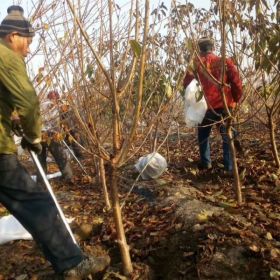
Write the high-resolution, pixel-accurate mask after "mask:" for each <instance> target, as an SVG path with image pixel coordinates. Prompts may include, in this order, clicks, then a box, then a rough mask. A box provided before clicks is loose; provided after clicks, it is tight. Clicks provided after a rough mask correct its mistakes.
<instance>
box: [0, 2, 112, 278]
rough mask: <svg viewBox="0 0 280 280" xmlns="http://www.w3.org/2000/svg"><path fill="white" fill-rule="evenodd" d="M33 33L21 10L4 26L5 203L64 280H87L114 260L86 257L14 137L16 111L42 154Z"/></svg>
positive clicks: (0, 77) (0, 174)
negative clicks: (29, 59)
mask: <svg viewBox="0 0 280 280" xmlns="http://www.w3.org/2000/svg"><path fill="white" fill-rule="evenodd" d="M33 36H34V30H33V28H32V26H31V25H30V23H29V22H28V21H27V20H26V19H25V18H24V16H23V9H22V8H21V7H20V6H11V7H9V8H8V15H7V16H6V17H5V18H4V20H3V21H2V23H1V25H0V178H1V180H0V202H1V203H2V204H3V205H4V206H5V207H6V208H7V209H8V210H9V211H10V213H11V214H13V215H14V216H15V217H16V218H17V219H18V220H19V221H20V222H21V224H22V225H23V226H24V227H25V228H26V229H27V230H28V231H29V232H30V233H31V234H32V236H33V238H34V240H35V241H36V242H37V243H38V244H40V246H41V248H42V250H43V253H44V255H45V257H46V258H47V259H48V260H49V261H50V263H51V264H52V266H53V268H54V270H55V271H56V272H57V273H59V274H62V275H63V276H64V277H65V279H82V278H85V277H86V276H88V275H89V274H91V273H96V272H98V271H101V270H104V269H105V268H106V266H107V265H108V263H109V257H99V258H93V257H86V256H84V254H83V253H82V251H81V250H80V248H79V247H78V246H77V245H76V244H75V243H74V242H73V240H72V239H71V237H70V235H69V233H68V231H67V229H66V227H65V226H64V224H63V221H62V219H61V218H60V216H59V214H58V211H57V208H56V206H55V204H54V202H53V200H52V198H51V196H50V194H49V193H48V192H47V191H45V189H43V187H42V186H41V185H39V184H36V183H35V182H34V181H33V180H32V179H31V177H30V175H29V174H28V172H27V171H26V169H25V168H24V167H23V166H22V165H21V164H20V162H19V161H18V159H17V156H16V152H17V149H16V146H15V144H14V142H13V138H12V121H11V114H12V112H13V111H15V110H16V111H17V113H18V115H19V118H20V122H21V126H22V129H23V134H24V138H23V140H22V146H23V147H24V148H28V149H29V150H32V151H34V152H35V153H37V154H39V153H40V151H41V149H42V148H41V144H40V141H41V118H40V110H39V102H38V98H37V96H36V93H35V90H34V88H33V86H32V84H31V82H30V80H29V78H28V76H27V71H26V66H25V63H24V57H26V56H27V54H28V52H29V45H30V44H31V42H32V38H33Z"/></svg>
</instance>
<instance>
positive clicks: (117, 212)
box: [109, 165, 133, 276]
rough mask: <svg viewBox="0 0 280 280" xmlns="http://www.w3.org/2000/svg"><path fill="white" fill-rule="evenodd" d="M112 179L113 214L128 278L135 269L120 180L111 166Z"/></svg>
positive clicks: (124, 269) (125, 273)
mask: <svg viewBox="0 0 280 280" xmlns="http://www.w3.org/2000/svg"><path fill="white" fill-rule="evenodd" d="M109 172H110V179H111V193H112V201H113V214H114V220H115V225H116V231H117V238H118V245H119V249H120V253H121V258H122V265H123V273H124V275H126V276H129V275H130V274H131V273H132V272H133V267H132V263H131V258H130V254H129V246H128V244H127V242H126V237H125V232H124V227H123V222H122V214H121V208H120V202H119V196H118V179H117V170H116V168H115V167H114V166H113V165H111V166H110V171H109Z"/></svg>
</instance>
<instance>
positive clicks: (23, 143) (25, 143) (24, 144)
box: [20, 137, 42, 155]
mask: <svg viewBox="0 0 280 280" xmlns="http://www.w3.org/2000/svg"><path fill="white" fill-rule="evenodd" d="M20 144H21V147H22V148H23V149H27V150H29V151H33V152H35V153H36V154H37V155H39V154H41V152H42V145H41V144H40V143H36V144H31V143H30V142H28V141H27V140H26V139H25V138H24V137H23V138H22V140H21V143H20Z"/></svg>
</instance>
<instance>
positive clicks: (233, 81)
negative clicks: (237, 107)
mask: <svg viewBox="0 0 280 280" xmlns="http://www.w3.org/2000/svg"><path fill="white" fill-rule="evenodd" d="M227 76H228V82H229V84H230V87H231V94H232V98H233V100H234V101H235V102H238V101H239V100H240V99H241V96H242V82H241V79H240V76H239V73H238V71H237V68H236V66H235V65H234V63H233V61H232V60H231V59H227Z"/></svg>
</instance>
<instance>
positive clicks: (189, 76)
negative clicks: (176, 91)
mask: <svg viewBox="0 0 280 280" xmlns="http://www.w3.org/2000/svg"><path fill="white" fill-rule="evenodd" d="M193 79H194V75H193V74H192V73H191V72H190V71H189V70H188V71H187V72H186V75H185V78H184V82H183V86H184V88H186V87H187V86H188V85H189V84H190V83H191V81H192V80H193Z"/></svg>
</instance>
